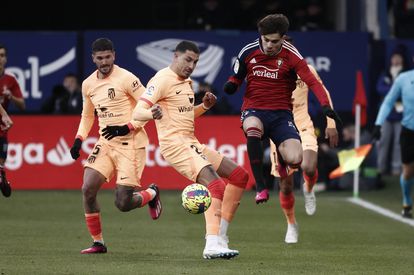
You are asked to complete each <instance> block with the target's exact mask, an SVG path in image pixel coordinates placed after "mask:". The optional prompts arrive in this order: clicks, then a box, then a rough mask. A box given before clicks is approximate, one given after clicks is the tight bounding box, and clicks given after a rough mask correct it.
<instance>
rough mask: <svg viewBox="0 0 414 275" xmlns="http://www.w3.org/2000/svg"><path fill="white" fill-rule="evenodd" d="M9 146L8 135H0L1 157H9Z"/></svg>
mask: <svg viewBox="0 0 414 275" xmlns="http://www.w3.org/2000/svg"><path fill="white" fill-rule="evenodd" d="M8 146H9V142H8V141H7V138H6V137H0V159H6V158H7V147H8Z"/></svg>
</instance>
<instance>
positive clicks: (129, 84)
mask: <svg viewBox="0 0 414 275" xmlns="http://www.w3.org/2000/svg"><path fill="white" fill-rule="evenodd" d="M124 83H125V85H126V87H125V89H126V92H127V93H128V94H129V95H130V96H131V97H132V98H133V99H134V100H135V102H136V103H137V102H138V100H139V98H140V97H141V95H142V94H143V93H144V91H145V87H144V85H142V83H141V81H140V80H139V78H138V77H136V76H135V75H134V74H132V73H130V74H129V75H128V77H127V78H126V80H125V82H124ZM129 123H130V125H132V127H133V128H134V129H139V128H143V127H144V126H145V124H146V122H143V121H138V120H134V119H132V118H131V120H130V122H129Z"/></svg>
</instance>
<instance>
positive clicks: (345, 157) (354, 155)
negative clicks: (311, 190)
mask: <svg viewBox="0 0 414 275" xmlns="http://www.w3.org/2000/svg"><path fill="white" fill-rule="evenodd" d="M371 148H372V144H365V145H362V146H360V147H358V148H354V149H350V150H342V151H339V152H338V159H339V167H338V168H336V169H335V170H333V171H332V172H331V173H330V174H329V178H330V179H335V178H339V177H341V176H342V175H343V174H345V173H346V172H349V171H354V170H356V169H357V168H358V167H359V166H360V165H361V163H362V162H363V161H364V159H365V157H366V156H367V155H368V153H369V151H370V150H371Z"/></svg>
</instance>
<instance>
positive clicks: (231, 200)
mask: <svg viewBox="0 0 414 275" xmlns="http://www.w3.org/2000/svg"><path fill="white" fill-rule="evenodd" d="M217 173H218V174H219V176H221V177H224V178H227V179H228V184H227V185H226V189H225V190H224V196H223V203H222V207H221V220H220V232H219V235H220V238H221V244H222V246H223V247H225V248H228V242H229V239H228V236H227V230H228V227H229V225H230V223H231V222H232V220H233V217H234V215H235V213H236V211H237V209H238V207H239V205H240V200H241V198H242V196H243V192H244V190H245V188H246V185H247V181H248V180H249V174H248V172H247V171H246V170H245V169H244V168H243V167H241V166H239V165H237V164H236V163H235V162H234V161H232V160H230V159H229V158H226V157H224V158H223V160H222V161H221V163H220V166H219V167H218V169H217Z"/></svg>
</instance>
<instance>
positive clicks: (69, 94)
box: [42, 73, 82, 114]
mask: <svg viewBox="0 0 414 275" xmlns="http://www.w3.org/2000/svg"><path fill="white" fill-rule="evenodd" d="M81 112H82V93H81V90H80V85H79V80H78V78H77V77H76V75H75V74H73V73H68V74H67V75H65V77H64V78H63V82H62V84H59V85H56V86H55V87H54V88H53V91H52V95H51V96H50V97H49V98H48V99H46V101H45V102H44V104H43V105H42V113H45V114H80V113H81Z"/></svg>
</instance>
